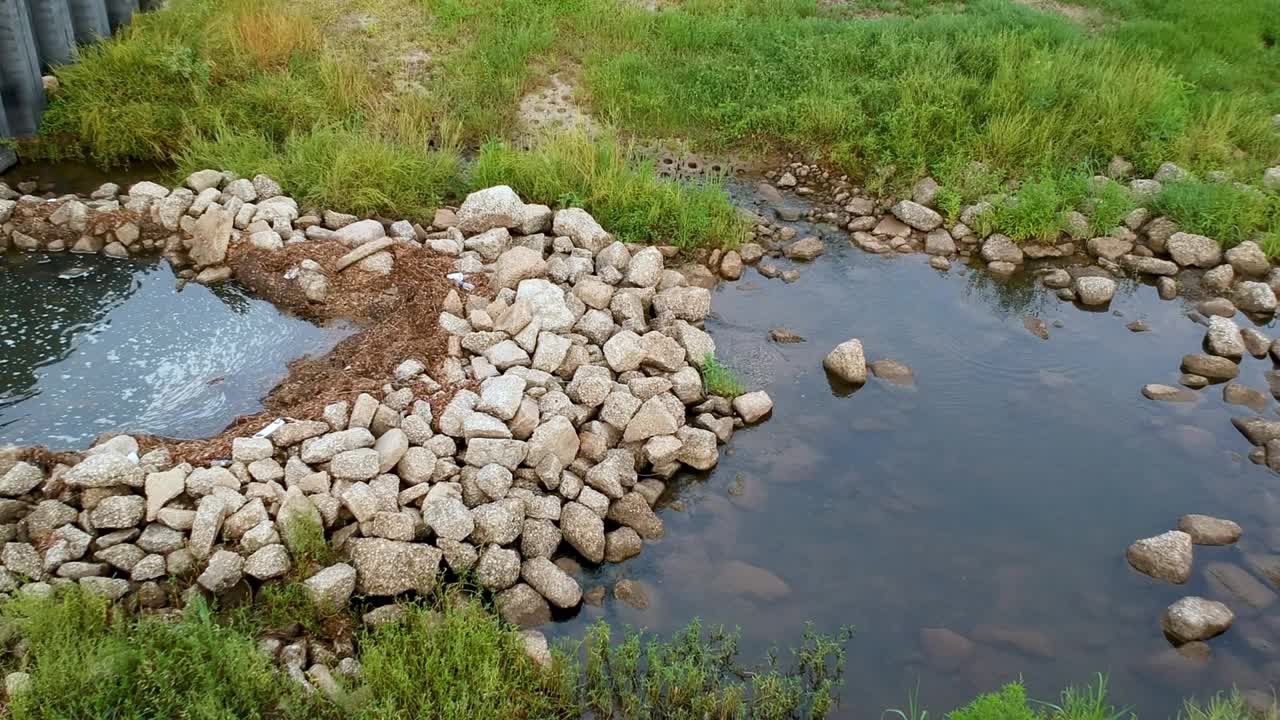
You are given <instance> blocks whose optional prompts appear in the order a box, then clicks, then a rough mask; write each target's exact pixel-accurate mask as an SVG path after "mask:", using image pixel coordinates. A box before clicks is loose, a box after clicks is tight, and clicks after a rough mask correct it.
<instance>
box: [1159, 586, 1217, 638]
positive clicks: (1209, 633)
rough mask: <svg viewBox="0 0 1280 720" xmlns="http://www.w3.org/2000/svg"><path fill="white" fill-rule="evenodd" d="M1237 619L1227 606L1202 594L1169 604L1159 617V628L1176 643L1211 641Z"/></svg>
mask: <svg viewBox="0 0 1280 720" xmlns="http://www.w3.org/2000/svg"><path fill="white" fill-rule="evenodd" d="M1233 622H1235V614H1234V613H1232V612H1231V609H1230V608H1228V607H1227V606H1226V605H1223V604H1222V603H1220V602H1216V601H1214V600H1206V599H1205V598H1201V597H1185V598H1182V599H1181V600H1179V601H1177V602H1175V603H1174V604H1172V605H1170V606H1169V607H1168V609H1166V610H1165V611H1164V614H1163V615H1162V616H1161V617H1160V627H1161V628H1163V629H1164V632H1165V635H1167V636H1168V637H1169V638H1170V639H1171V640H1173V642H1175V643H1177V644H1182V643H1187V642H1192V641H1195V640H1208V639H1209V638H1212V637H1215V636H1217V635H1221V634H1222V633H1224V632H1226V631H1227V628H1229V627H1231V623H1233Z"/></svg>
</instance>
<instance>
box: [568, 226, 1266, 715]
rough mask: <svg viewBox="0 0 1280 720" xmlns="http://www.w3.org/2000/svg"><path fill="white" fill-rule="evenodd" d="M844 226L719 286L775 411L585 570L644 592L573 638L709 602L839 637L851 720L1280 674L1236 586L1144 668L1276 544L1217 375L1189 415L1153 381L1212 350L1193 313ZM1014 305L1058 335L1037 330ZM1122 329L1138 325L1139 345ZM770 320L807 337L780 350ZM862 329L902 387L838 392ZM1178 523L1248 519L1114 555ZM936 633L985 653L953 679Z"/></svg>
mask: <svg viewBox="0 0 1280 720" xmlns="http://www.w3.org/2000/svg"><path fill="white" fill-rule="evenodd" d="M806 229H810V228H806ZM819 230H820V228H819ZM830 230H831V232H828V233H827V234H826V237H825V238H824V239H825V240H826V243H827V247H828V251H827V253H826V255H824V256H822V257H821V258H819V259H818V260H817V261H816V262H813V263H809V264H804V265H799V266H798V267H799V268H800V269H801V271H802V273H803V275H802V279H801V280H800V281H799V282H797V283H795V284H792V285H787V284H784V283H782V282H781V281H778V280H767V279H765V278H763V277H762V276H760V275H759V274H757V273H756V271H755V270H754V269H751V270H748V272H747V273H746V275H744V277H743V278H742V280H740V281H738V282H734V283H726V284H723V285H722V286H721V287H720V288H719V289H718V290H717V291H716V293H715V296H714V303H713V307H714V310H715V313H716V317H715V318H714V320H713V321H711V322H709V323H708V326H709V328H710V330H711V332H712V334H713V335H714V337H715V339H716V342H717V345H718V354H719V355H720V356H721V357H723V358H724V359H726V360H727V361H728V362H729V363H730V364H732V365H734V366H735V367H737V368H738V369H739V370H740V371H741V372H742V373H743V374H744V375H745V376H747V377H748V378H749V379H750V384H751V385H753V386H762V387H764V388H766V389H767V390H768V392H769V393H770V394H771V395H772V397H773V398H774V401H775V403H776V406H775V410H774V415H773V419H772V420H771V421H770V422H768V423H766V424H764V425H763V426H761V427H759V428H755V429H749V430H746V431H743V432H739V433H738V434H737V435H736V436H735V437H734V439H733V441H732V444H731V448H732V450H731V454H729V455H728V456H726V457H723V458H722V461H721V463H720V465H719V466H718V467H717V468H716V469H715V470H714V471H713V472H711V473H709V474H708V475H705V476H702V477H686V478H683V479H682V481H681V486H680V488H679V489H678V491H676V492H675V493H673V496H672V498H671V499H669V500H668V501H667V502H668V507H667V508H666V509H665V510H664V511H663V514H662V517H663V519H664V520H665V522H666V526H667V536H666V538H665V539H664V540H662V541H661V542H659V543H655V544H652V545H648V546H646V548H645V552H644V553H643V554H642V555H641V556H640V557H638V558H636V559H635V560H632V561H628V562H627V563H624V564H622V565H621V566H611V567H607V568H604V569H602V570H601V571H599V572H597V573H595V574H591V572H590V571H589V572H588V573H587V574H586V575H585V576H584V577H583V582H584V586H585V587H591V586H593V585H595V584H603V585H611V584H612V583H613V581H615V580H616V579H618V578H621V577H629V578H633V579H636V580H639V581H641V583H642V585H643V586H644V587H645V588H646V590H647V591H648V594H649V601H650V605H649V607H648V608H647V609H646V610H643V611H641V610H635V609H633V608H630V607H627V606H625V605H623V604H621V603H620V602H616V601H614V600H612V598H610V599H609V600H607V601H606V603H605V606H604V608H603V609H596V608H587V609H586V610H585V611H584V612H582V613H580V614H579V615H578V616H577V617H576V618H574V619H573V620H571V621H569V622H567V623H564V624H563V625H562V626H561V627H560V628H558V631H559V632H561V633H563V634H567V635H572V634H574V633H578V632H580V631H581V628H582V626H583V625H584V624H585V623H588V622H591V621H593V620H594V619H595V618H597V617H601V616H603V617H605V618H607V619H609V620H611V621H613V622H615V623H617V624H624V623H626V624H631V625H633V626H642V627H648V628H651V629H655V630H661V631H670V630H674V629H677V628H679V627H681V626H683V625H684V623H686V622H687V621H688V620H689V619H690V618H692V617H701V618H702V619H703V620H704V621H706V622H709V623H725V624H728V625H731V626H732V625H739V626H741V628H742V631H743V636H744V650H745V652H744V658H756V657H761V653H762V652H763V651H764V650H765V649H767V648H768V647H769V646H770V645H772V644H775V643H780V644H785V643H787V642H789V641H791V640H793V639H796V638H799V636H800V634H801V633H802V632H803V629H804V623H805V622H806V621H810V620H812V621H814V622H815V624H816V626H817V627H818V628H819V629H824V630H834V629H835V628H836V627H838V626H839V625H841V624H852V625H855V626H856V627H857V634H856V637H855V639H854V640H853V643H852V644H851V647H850V659H849V667H848V673H847V686H846V688H845V690H844V692H843V706H842V709H841V713H840V714H841V716H843V717H849V718H873V717H879V714H880V712H881V710H883V709H884V708H886V707H900V706H904V704H905V699H906V695H907V692H908V691H910V690H912V689H914V688H916V687H917V686H918V687H919V689H920V698H921V700H922V701H923V702H924V703H926V707H928V708H931V709H932V712H933V714H936V715H941V713H942V712H944V711H945V710H948V709H950V708H952V707H955V706H956V705H957V704H959V703H962V702H964V701H965V700H966V699H968V698H970V697H971V696H972V695H973V694H974V693H975V692H978V691H986V690H991V689H994V688H996V687H998V685H999V684H1000V683H1002V682H1005V681H1009V680H1014V679H1017V678H1018V677H1020V676H1021V677H1022V678H1024V679H1025V680H1026V682H1027V683H1028V686H1029V690H1030V691H1031V693H1032V694H1033V695H1034V696H1036V697H1040V698H1046V699H1056V693H1057V692H1058V690H1060V689H1061V688H1062V687H1063V686H1064V685H1068V684H1073V683H1081V684H1082V683H1086V682H1089V681H1090V680H1091V679H1093V678H1094V677H1095V674H1096V673H1099V672H1103V673H1108V674H1109V676H1110V684H1111V687H1112V688H1113V698H1114V699H1115V700H1116V701H1117V702H1118V703H1120V704H1125V705H1133V706H1134V708H1135V709H1137V710H1141V711H1142V713H1143V717H1162V716H1167V715H1169V714H1171V713H1172V712H1173V710H1174V708H1175V705H1176V703H1177V702H1179V698H1181V697H1184V696H1187V695H1192V694H1202V695H1203V694H1206V693H1208V692H1210V691H1214V690H1218V689H1222V688H1229V687H1231V686H1232V685H1233V684H1238V685H1240V686H1241V687H1242V688H1245V689H1248V688H1251V687H1263V686H1267V685H1269V684H1270V683H1271V682H1273V681H1276V680H1278V679H1280V671H1277V668H1280V664H1275V663H1276V661H1278V660H1280V652H1277V651H1276V650H1275V648H1277V647H1280V645H1277V643H1280V632H1277V630H1280V625H1275V624H1272V623H1274V621H1275V619H1276V616H1275V612H1276V611H1277V609H1280V604H1278V605H1277V606H1274V607H1273V608H1272V609H1271V610H1269V611H1266V612H1262V613H1260V612H1258V611H1253V610H1250V609H1249V608H1248V606H1246V605H1244V604H1243V603H1241V602H1238V601H1234V600H1233V601H1230V604H1231V605H1232V607H1233V609H1234V610H1235V611H1236V613H1237V615H1238V619H1237V623H1236V626H1235V627H1234V628H1232V629H1231V630H1230V631H1229V632H1228V633H1227V634H1226V635H1225V636H1223V637H1220V638H1218V639H1215V640H1213V641H1212V642H1211V645H1212V647H1213V657H1212V659H1211V660H1210V662H1209V663H1208V665H1207V666H1206V667H1204V668H1203V669H1201V670H1191V671H1189V672H1185V673H1179V672H1169V671H1153V670H1152V669H1151V667H1150V666H1151V664H1152V663H1153V660H1154V661H1156V662H1158V658H1160V657H1161V655H1162V653H1163V654H1166V655H1167V654H1168V652H1169V645H1168V643H1167V642H1166V641H1165V640H1164V638H1163V637H1162V635H1161V632H1160V629H1159V616H1160V614H1161V612H1162V611H1163V609H1164V608H1165V607H1166V606H1167V605H1168V604H1169V603H1171V602H1173V601H1175V600H1177V599H1178V598H1180V597H1182V596H1183V595H1186V594H1204V595H1208V596H1214V591H1213V590H1212V589H1211V588H1209V587H1208V585H1207V583H1206V581H1205V579H1204V577H1203V574H1202V573H1203V571H1204V568H1205V567H1206V565H1207V564H1208V563H1210V562H1217V561H1222V562H1231V563H1237V564H1240V565H1242V566H1244V565H1246V560H1245V556H1246V555H1251V554H1263V555H1265V554H1267V553H1270V552H1272V550H1270V549H1269V548H1268V547H1267V543H1266V542H1265V540H1266V538H1267V536H1268V534H1269V532H1270V531H1271V530H1272V529H1273V528H1275V527H1277V526H1280V484H1277V480H1276V477H1275V476H1274V475H1273V474H1271V473H1270V472H1269V471H1267V470H1266V469H1265V468H1263V467H1259V466H1255V465H1252V464H1251V463H1250V462H1249V461H1248V460H1247V459H1244V456H1245V455H1246V454H1247V452H1248V450H1249V449H1250V448H1249V445H1248V444H1247V442H1246V441H1245V440H1244V439H1243V438H1242V437H1241V436H1239V435H1238V434H1237V433H1236V431H1235V430H1234V429H1233V428H1232V426H1231V424H1230V422H1229V418H1230V417H1231V416H1232V415H1238V414H1248V411H1247V410H1244V409H1243V408H1238V407H1235V408H1233V407H1232V406H1227V405H1225V404H1224V403H1223V402H1222V393H1221V386H1213V387H1210V388H1208V389H1206V390H1204V391H1202V392H1201V393H1199V395H1198V400H1197V401H1196V402H1194V403H1156V402H1152V401H1149V400H1146V399H1144V398H1143V397H1142V396H1141V395H1140V394H1139V389H1140V388H1141V387H1142V385H1144V384H1146V383H1151V382H1162V383H1168V384H1176V381H1177V378H1178V363H1179V360H1180V358H1181V356H1182V355H1183V354H1184V353H1188V352H1198V348H1199V347H1200V343H1201V339H1202V337H1203V335H1204V327H1202V326H1201V325H1198V324H1196V323H1194V322H1192V321H1191V320H1190V319H1189V318H1188V317H1186V316H1185V314H1184V313H1185V311H1186V310H1187V308H1186V307H1185V306H1184V305H1183V304H1182V303H1181V302H1177V301H1175V302H1163V301H1161V300H1159V299H1158V298H1157V296H1156V292H1155V289H1154V288H1153V287H1149V286H1144V285H1140V284H1136V283H1133V284H1122V287H1121V290H1120V292H1119V293H1118V295H1117V298H1116V300H1115V301H1114V302H1113V303H1112V306H1111V308H1110V309H1109V310H1108V311H1107V312H1085V311H1083V310H1081V309H1078V308H1076V307H1075V306H1073V305H1071V304H1069V303H1062V302H1061V301H1059V300H1058V299H1057V298H1056V297H1055V296H1053V295H1052V294H1050V293H1048V292H1046V291H1044V290H1043V289H1042V288H1040V287H1038V286H1037V285H1036V284H1034V283H1033V282H1032V280H1031V278H1029V277H1015V278H1014V279H1012V280H1009V281H1001V280H996V279H994V278H993V277H992V276H990V275H988V274H987V273H985V272H984V271H980V270H970V269H968V268H965V267H964V266H962V265H956V266H955V267H954V268H953V270H951V271H950V272H946V273H942V272H938V271H935V270H933V269H931V268H929V267H928V265H927V263H926V258H925V256H922V255H912V256H889V257H883V256H875V255H871V254H866V253H863V252H861V251H860V250H858V249H857V248H855V247H851V246H850V245H849V244H848V241H847V239H846V237H845V235H844V234H843V233H839V232H835V231H834V229H830ZM783 264H785V263H783ZM1112 311H1114V312H1112ZM1027 316H1036V317H1039V318H1042V319H1044V320H1045V321H1046V322H1048V323H1049V332H1050V337H1049V339H1048V340H1042V339H1041V338H1039V337H1037V336H1036V335H1034V334H1032V333H1031V332H1029V331H1028V330H1027V329H1026V328H1025V327H1024V324H1023V320H1024V318H1025V317H1027ZM1133 320H1143V321H1144V322H1146V323H1147V324H1148V325H1149V326H1150V328H1151V331H1150V332H1146V333H1140V334H1135V333H1133V332H1130V331H1129V330H1128V329H1127V328H1126V327H1125V325H1126V324H1127V323H1129V322H1132V321H1133ZM1237 320H1238V321H1243V322H1247V321H1244V320H1243V319H1242V318H1239V317H1237ZM1055 321H1061V327H1054V323H1055ZM776 326H785V327H787V328H789V329H791V330H793V331H795V332H797V333H799V334H800V335H802V336H804V337H805V338H806V342H805V343H802V344H796V345H778V344H774V343H770V342H768V340H767V333H768V331H769V329H770V328H772V327H776ZM1264 331H1265V332H1268V333H1269V334H1273V333H1274V329H1270V330H1264ZM850 337H858V338H861V339H862V341H863V343H864V346H865V348H866V352H867V355H868V360H877V359H882V358H894V359H897V360H900V361H902V362H905V363H907V364H908V365H910V366H911V367H912V368H913V369H914V371H915V382H914V386H912V387H897V386H893V385H890V384H888V383H886V382H884V381H881V380H876V379H872V380H871V381H870V382H869V383H868V384H867V385H866V386H864V387H862V388H861V389H858V390H857V391H856V392H852V393H850V392H849V389H848V388H842V387H837V386H833V384H832V383H831V382H829V381H828V378H827V376H826V375H825V373H824V372H823V370H822V359H823V357H824V356H825V354H826V353H827V352H829V351H830V349H831V348H832V347H833V346H835V345H836V344H837V343H839V342H842V341H844V340H846V339H848V338H850ZM1269 369H1271V364H1270V362H1266V361H1258V360H1253V359H1246V361H1245V362H1244V363H1243V366H1242V370H1243V372H1242V376H1241V380H1242V381H1243V382H1245V383H1247V384H1249V385H1251V386H1254V387H1257V388H1259V389H1262V390H1264V391H1265V389H1266V387H1267V385H1266V382H1265V380H1264V377H1263V375H1264V373H1265V372H1266V371H1267V370H1269ZM1272 412H1274V411H1273V410H1269V411H1268V413H1269V414H1270V413H1272ZM673 500H674V505H673V504H672V501H673ZM1187 512H1200V513H1209V514H1215V515H1221V516H1225V517H1229V518H1233V519H1235V520H1237V521H1238V522H1240V523H1241V524H1242V525H1243V526H1244V528H1245V537H1244V540H1243V541H1242V542H1241V543H1240V544H1239V545H1238V546H1237V547H1230V548H1208V547H1197V548H1196V568H1195V576H1194V577H1193V579H1192V580H1191V582H1190V583H1188V584H1187V585H1186V586H1182V587H1177V586H1173V585H1169V584H1165V583H1161V582H1157V581H1154V580H1152V579H1150V578H1147V577H1145V576H1143V575H1140V574H1138V573H1136V572H1134V571H1132V570H1130V569H1129V567H1128V566H1127V564H1126V562H1125V559H1124V550H1125V548H1126V546H1128V545H1129V543H1131V542H1132V541H1133V540H1135V539H1137V538H1140V537H1146V536H1150V535H1154V534H1157V533H1159V532H1163V531H1165V530H1169V529H1172V528H1174V527H1175V526H1176V523H1177V520H1178V517H1179V516H1180V515H1182V514H1183V513H1187ZM1277 549H1280V548H1277ZM991 626H995V627H994V629H993V627H991ZM922 628H947V629H950V630H952V631H954V632H956V633H959V634H961V635H964V636H966V637H967V638H970V639H972V641H973V643H974V646H973V650H972V654H971V655H969V656H968V657H966V658H965V659H963V661H962V662H959V663H958V664H959V666H958V667H948V663H939V662H937V661H931V660H930V658H929V657H928V656H927V655H926V653H925V651H924V649H923V648H922V645H921V640H920V632H921V629H922ZM1269 663H1273V664H1271V665H1268V664H1269Z"/></svg>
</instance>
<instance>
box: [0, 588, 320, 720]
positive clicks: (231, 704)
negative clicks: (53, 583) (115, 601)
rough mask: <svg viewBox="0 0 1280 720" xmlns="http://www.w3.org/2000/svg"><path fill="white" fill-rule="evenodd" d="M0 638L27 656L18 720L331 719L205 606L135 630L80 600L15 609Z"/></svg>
mask: <svg viewBox="0 0 1280 720" xmlns="http://www.w3.org/2000/svg"><path fill="white" fill-rule="evenodd" d="M0 628H3V632H4V634H5V635H7V636H9V637H15V636H16V637H21V638H22V640H23V642H24V643H25V644H26V646H27V650H26V653H25V655H24V656H23V658H22V659H21V660H19V661H18V667H17V668H15V669H21V670H23V671H25V672H28V673H30V675H31V688H30V690H29V691H28V692H25V693H23V694H20V695H18V696H17V697H15V698H12V699H11V700H10V704H9V707H8V710H9V712H10V713H11V715H12V717H13V718H15V720H27V719H31V720H35V719H43V718H50V719H52V718H72V717H76V718H105V717H119V718H208V719H219V720H221V719H224V718H225V719H226V720H232V719H234V718H273V719H274V718H286V719H287V718H325V717H331V713H330V711H329V710H328V709H327V708H326V707H324V706H322V705H320V704H319V703H317V702H315V701H313V700H311V699H310V698H308V697H306V696H304V695H303V694H302V692H300V691H299V689H298V688H297V686H296V685H294V684H293V683H290V682H286V681H282V680H281V679H280V678H279V677H278V676H277V675H276V672H275V669H274V667H273V665H272V663H271V661H270V659H269V658H268V657H267V656H266V655H264V654H262V653H261V652H260V651H259V650H258V648H257V644H256V642H255V641H254V640H253V638H252V637H250V636H248V635H246V634H244V633H242V632H240V631H238V630H236V629H235V628H232V627H229V626H225V625H221V624H219V623H218V622H217V621H216V620H215V618H214V616H213V614H212V613H211V612H210V611H209V609H208V607H207V606H205V605H204V603H203V602H202V601H200V600H197V601H195V602H194V603H193V604H192V605H191V606H189V607H188V609H187V611H186V612H185V613H184V614H183V616H182V619H181V621H180V622H176V623H175V622H165V621H162V620H159V619H152V618H140V619H137V620H133V621H130V620H129V619H128V618H127V617H126V616H124V615H123V613H122V612H121V611H120V610H118V609H114V608H112V607H111V606H110V605H109V604H108V602H107V601H105V600H103V599H101V598H95V597H93V596H90V595H88V594H86V593H83V592H80V591H78V590H72V591H71V592H67V593H65V594H63V595H62V596H61V597H60V598H59V599H58V600H57V601H52V602H50V601H44V600H41V599H36V598H20V599H16V600H11V601H9V602H8V603H6V604H5V605H4V606H3V609H2V610H0Z"/></svg>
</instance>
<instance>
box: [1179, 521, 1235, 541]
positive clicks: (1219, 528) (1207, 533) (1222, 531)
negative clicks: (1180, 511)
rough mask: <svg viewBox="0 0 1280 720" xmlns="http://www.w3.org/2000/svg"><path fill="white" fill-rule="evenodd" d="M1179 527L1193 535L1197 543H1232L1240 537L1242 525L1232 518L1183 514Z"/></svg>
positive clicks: (1193, 539)
mask: <svg viewBox="0 0 1280 720" xmlns="http://www.w3.org/2000/svg"><path fill="white" fill-rule="evenodd" d="M1178 529H1179V530H1181V531H1182V532H1185V533H1186V534H1188V535H1190V536H1191V542H1192V543H1194V544H1196V545H1230V544H1232V543H1234V542H1235V541H1237V540H1239V539H1240V533H1241V530H1240V526H1239V525H1238V524H1236V523H1234V522H1232V521H1231V520H1224V519H1222V518H1216V517H1212V516H1210V515H1196V514H1188V515H1183V516H1182V518H1181V519H1179V520H1178Z"/></svg>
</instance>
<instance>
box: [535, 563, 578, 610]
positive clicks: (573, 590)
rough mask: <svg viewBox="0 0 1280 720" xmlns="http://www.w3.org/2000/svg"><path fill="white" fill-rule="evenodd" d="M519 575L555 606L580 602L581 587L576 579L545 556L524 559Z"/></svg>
mask: <svg viewBox="0 0 1280 720" xmlns="http://www.w3.org/2000/svg"><path fill="white" fill-rule="evenodd" d="M520 576H521V578H523V579H524V581H525V582H527V583H529V586H530V587H532V588H533V589H534V590H536V591H537V592H538V593H539V594H540V595H542V596H543V597H544V598H546V599H547V601H548V602H550V603H551V604H552V605H554V606H555V607H558V608H574V607H577V606H578V604H579V603H581V602H582V588H581V587H580V586H579V585H578V581H576V580H574V579H573V578H572V577H570V576H569V574H568V573H566V572H565V571H563V570H561V569H560V568H559V567H557V566H556V564H555V563H553V562H551V561H550V560H549V559H547V558H545V557H536V558H529V559H528V560H525V561H524V563H523V565H521V568H520Z"/></svg>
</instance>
